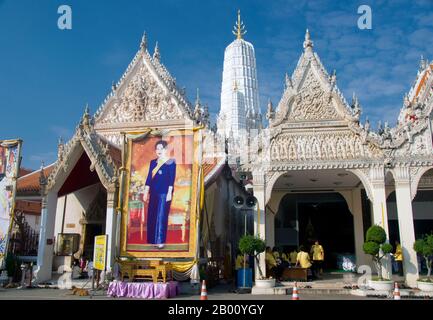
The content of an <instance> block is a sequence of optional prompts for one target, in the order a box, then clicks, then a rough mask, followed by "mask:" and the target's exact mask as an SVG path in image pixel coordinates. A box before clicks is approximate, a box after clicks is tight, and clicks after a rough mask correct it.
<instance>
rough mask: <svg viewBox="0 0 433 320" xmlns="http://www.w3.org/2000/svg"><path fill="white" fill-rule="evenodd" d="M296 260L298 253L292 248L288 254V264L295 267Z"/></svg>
mask: <svg viewBox="0 0 433 320" xmlns="http://www.w3.org/2000/svg"><path fill="white" fill-rule="evenodd" d="M297 258H298V251H296V248H294V249H293V251H292V252H290V254H289V259H290V264H292V265H295V264H296V260H297Z"/></svg>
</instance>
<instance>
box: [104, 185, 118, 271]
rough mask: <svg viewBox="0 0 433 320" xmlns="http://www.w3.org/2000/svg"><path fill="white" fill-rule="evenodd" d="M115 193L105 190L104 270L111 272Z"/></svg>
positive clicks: (114, 236)
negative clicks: (105, 255)
mask: <svg viewBox="0 0 433 320" xmlns="http://www.w3.org/2000/svg"><path fill="white" fill-rule="evenodd" d="M115 197H116V192H115V191H110V190H107V216H106V222H105V234H106V235H107V261H106V270H107V272H111V269H112V267H113V265H114V262H115V258H116V251H117V245H116V240H117V236H116V231H117V220H118V219H117V214H116V209H115V208H116V201H115Z"/></svg>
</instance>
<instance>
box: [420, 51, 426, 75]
mask: <svg viewBox="0 0 433 320" xmlns="http://www.w3.org/2000/svg"><path fill="white" fill-rule="evenodd" d="M426 67H427V63H426V60H425V59H424V56H423V55H421V59H420V61H419V71H423V70H424V69H425V68H426Z"/></svg>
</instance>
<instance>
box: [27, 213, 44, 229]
mask: <svg viewBox="0 0 433 320" xmlns="http://www.w3.org/2000/svg"><path fill="white" fill-rule="evenodd" d="M24 216H25V218H26V221H27V223H28V225H29V226H30V228H32V229H33V230H34V231H36V232H39V231H40V230H41V223H40V222H41V216H40V215H34V214H24Z"/></svg>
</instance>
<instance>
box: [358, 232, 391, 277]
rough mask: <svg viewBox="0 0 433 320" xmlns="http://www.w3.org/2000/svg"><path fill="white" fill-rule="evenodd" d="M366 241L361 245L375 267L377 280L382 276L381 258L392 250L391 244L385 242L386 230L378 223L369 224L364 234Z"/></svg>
mask: <svg viewBox="0 0 433 320" xmlns="http://www.w3.org/2000/svg"><path fill="white" fill-rule="evenodd" d="M365 238H366V242H364V245H363V246H362V248H363V250H364V252H365V253H366V254H369V255H371V257H372V259H373V262H374V264H375V266H376V268H377V274H378V276H379V280H383V278H382V259H383V258H384V257H385V256H386V255H387V254H389V253H391V252H392V246H391V245H390V244H389V243H387V242H386V232H385V230H384V229H383V228H382V227H381V226H378V225H374V226H371V227H370V228H368V230H367V234H366V235H365Z"/></svg>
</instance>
